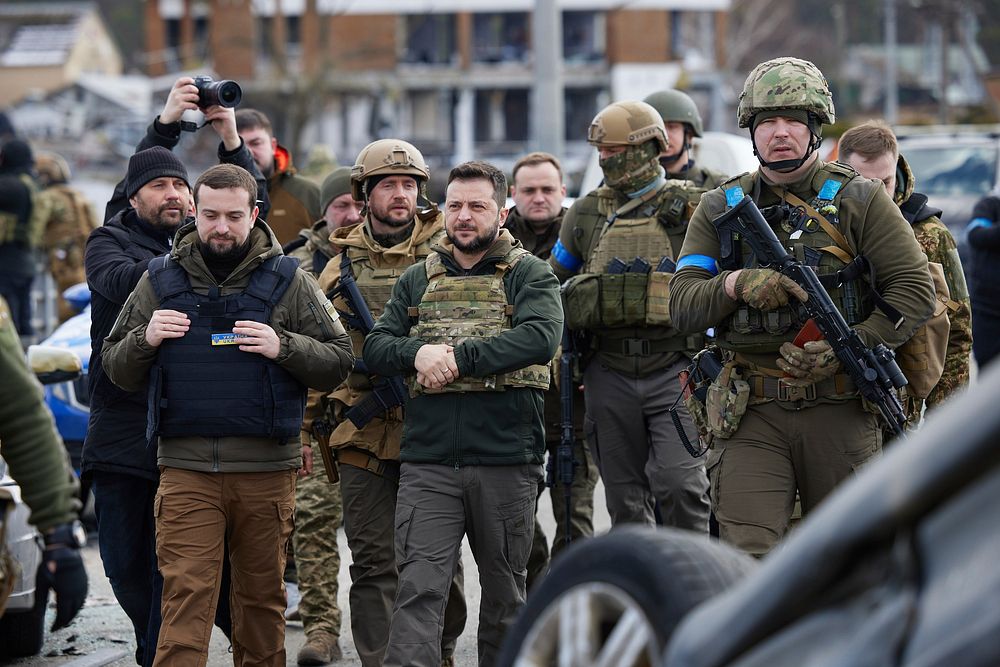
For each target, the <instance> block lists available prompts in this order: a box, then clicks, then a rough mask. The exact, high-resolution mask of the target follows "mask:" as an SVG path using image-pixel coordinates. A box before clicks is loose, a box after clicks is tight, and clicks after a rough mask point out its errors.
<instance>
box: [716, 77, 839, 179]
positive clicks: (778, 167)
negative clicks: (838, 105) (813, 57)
mask: <svg viewBox="0 0 1000 667" xmlns="http://www.w3.org/2000/svg"><path fill="white" fill-rule="evenodd" d="M776 115H782V116H788V117H790V118H794V119H795V120H798V121H799V122H802V123H804V124H806V125H807V126H808V127H809V133H810V134H811V135H812V138H811V139H810V141H809V147H808V148H807V149H806V153H805V155H803V156H802V157H801V158H795V159H790V160H777V161H775V162H767V161H765V160H764V158H763V157H761V154H760V151H758V150H757V141H756V140H755V139H754V128H755V127H756V125H757V123H758V121H759V120H760V119H761V118H766V117H768V116H776ZM835 117H836V116H835V114H834V111H833V96H832V95H831V94H830V86H829V85H828V84H827V82H826V77H824V76H823V73H822V72H820V71H819V69H818V68H817V67H816V66H815V65H813V64H812V63H811V62H809V61H808V60H799V59H798V58H787V57H786V58H774V59H773V60H768V61H766V62H763V63H761V64H759V65H757V66H756V67H754V68H753V71H751V72H750V75H749V76H747V80H746V83H744V84H743V92H741V93H740V103H739V106H738V108H737V110H736V120H737V123H738V124H739V126H740V127H745V128H749V129H750V139H751V140H752V141H753V152H754V155H756V156H757V160H758V161H759V162H760V163H761V165H762V166H764V167H767V168H768V169H772V170H774V171H777V172H782V173H788V172H792V171H795V170H796V169H798V168H799V167H801V166H802V165H803V164H805V162H806V160H808V159H809V157H810V156H811V155H812V154H813V153H814V152H815V151H816V149H817V148H819V146H820V144H821V143H823V136H822V126H823V125H829V124H832V123H833V121H834V120H835Z"/></svg>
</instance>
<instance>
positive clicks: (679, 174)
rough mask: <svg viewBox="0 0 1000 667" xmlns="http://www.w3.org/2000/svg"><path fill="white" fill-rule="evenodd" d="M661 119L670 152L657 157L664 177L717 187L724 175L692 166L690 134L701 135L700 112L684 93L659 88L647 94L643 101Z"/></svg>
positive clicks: (705, 168) (691, 135)
mask: <svg viewBox="0 0 1000 667" xmlns="http://www.w3.org/2000/svg"><path fill="white" fill-rule="evenodd" d="M643 102H645V103H646V104H649V105H650V106H652V107H653V108H654V109H656V111H657V112H659V114H660V117H661V118H663V125H664V127H665V128H666V130H667V142H668V143H669V144H670V152H668V153H665V154H663V155H661V156H660V164H661V165H663V168H664V169H666V170H667V177H668V178H678V179H682V180H686V181H692V182H693V183H695V184H696V185H698V186H701V187H703V188H717V187H719V185H721V184H722V182H723V181H725V180H726V178H727V177H726V175H725V174H720V173H719V172H717V171H712V170H711V169H708V168H707V167H702V166H698V165H695V163H694V156H693V155H691V142H692V138H693V137H701V135H702V133H703V132H704V130H703V129H702V123H701V114H700V113H698V107H697V106H696V105H695V103H694V100H692V99H691V98H690V97H688V95H687V94H686V93H683V92H681V91H679V90H673V89H670V90H661V91H659V92H656V93H652V94H651V95H647V96H646V99H644V100H643Z"/></svg>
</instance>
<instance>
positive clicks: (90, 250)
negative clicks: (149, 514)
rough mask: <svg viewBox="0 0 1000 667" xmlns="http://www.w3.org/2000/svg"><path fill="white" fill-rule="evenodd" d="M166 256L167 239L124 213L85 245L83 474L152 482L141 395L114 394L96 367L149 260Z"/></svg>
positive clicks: (153, 472) (118, 391)
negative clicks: (86, 342)
mask: <svg viewBox="0 0 1000 667" xmlns="http://www.w3.org/2000/svg"><path fill="white" fill-rule="evenodd" d="M169 251H170V236H169V235H167V234H165V233H162V232H158V231H157V230H154V229H153V228H151V227H150V226H148V225H146V224H143V223H141V222H140V221H139V217H138V216H137V215H136V213H135V210H133V209H132V208H126V209H125V210H123V211H120V212H119V213H118V214H117V215H115V216H114V217H113V218H111V219H110V220H108V221H107V222H106V223H104V226H103V227H99V228H97V229H95V230H94V231H93V232H92V233H91V234H90V238H89V239H87V250H86V254H85V256H84V263H85V265H86V267H87V285H88V286H89V287H90V349H91V352H90V367H89V368H88V371H87V372H88V375H89V377H90V423H89V425H88V427H87V439H86V441H85V442H84V446H83V466H82V468H83V474H84V475H87V474H88V473H90V472H91V471H93V470H104V471H108V472H124V473H128V474H132V475H139V476H141V477H148V478H149V479H153V480H155V479H157V476H158V475H157V470H156V449H155V448H153V447H150V448H148V449H147V447H146V392H145V390H142V391H138V392H134V393H131V392H127V391H124V390H122V389H119V388H118V387H117V386H116V385H115V384H114V383H113V382H111V380H110V379H109V378H108V376H107V374H105V372H104V369H103V367H102V365H101V344H102V343H103V341H104V338H105V337H106V336H107V335H108V334H109V333H111V328H112V326H113V325H114V323H115V320H116V319H117V318H118V313H119V311H120V310H121V307H122V304H124V303H125V300H126V299H128V296H129V294H131V293H132V290H133V289H134V288H135V286H136V284H137V283H138V282H139V278H141V277H142V275H143V274H144V273H145V272H146V267H147V266H148V265H149V260H151V259H153V258H154V257H157V256H159V255H164V254H166V253H167V252H169Z"/></svg>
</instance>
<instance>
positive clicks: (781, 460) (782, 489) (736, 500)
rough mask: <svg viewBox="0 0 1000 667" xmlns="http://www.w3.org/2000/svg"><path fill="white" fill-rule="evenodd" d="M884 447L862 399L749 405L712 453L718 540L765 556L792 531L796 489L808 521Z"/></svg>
mask: <svg viewBox="0 0 1000 667" xmlns="http://www.w3.org/2000/svg"><path fill="white" fill-rule="evenodd" d="M881 448H882V430H881V428H880V427H879V422H878V419H877V418H876V417H875V415H873V414H872V413H870V412H867V411H866V410H865V409H864V407H863V406H862V404H861V401H860V400H851V401H845V402H842V403H820V404H816V405H813V406H811V407H808V408H804V409H799V410H796V409H794V408H792V407H782V406H781V405H779V404H778V402H777V401H772V402H770V403H763V404H760V405H754V406H750V408H748V409H747V412H746V414H745V415H743V419H742V421H741V422H740V425H739V429H738V430H737V431H736V433H735V434H734V435H733V437H731V438H729V439H728V440H716V441H715V444H714V445H713V449H712V450H711V451H710V452H709V454H708V458H709V461H708V468H709V476H710V478H711V482H712V504H713V509H714V511H715V516H716V519H718V522H719V537H721V538H722V539H723V540H724V541H726V542H729V543H730V544H732V545H734V546H736V547H738V548H740V549H743V550H744V551H746V552H747V553H749V554H751V555H753V556H763V555H764V554H766V553H768V552H769V551H770V550H771V549H773V548H774V546H775V545H776V544H777V543H778V542H779V541H780V540H781V539H782V537H784V535H785V533H786V532H787V531H788V526H789V520H790V518H791V516H792V508H793V507H794V505H795V493H796V491H798V494H799V498H800V499H801V503H802V515H803V516H805V515H807V514H809V512H811V511H812V510H813V509H815V508H816V506H817V505H818V504H819V503H820V501H821V500H823V498H825V497H826V496H827V494H829V493H830V492H831V491H833V489H834V488H835V487H836V486H837V485H838V484H840V483H841V482H843V481H844V480H845V479H846V478H848V477H850V476H851V475H852V474H854V473H855V472H856V471H857V470H858V469H859V468H860V467H861V466H863V465H864V464H865V463H866V462H867V461H869V460H871V459H872V458H874V457H875V456H877V455H878V453H879V452H880V451H881Z"/></svg>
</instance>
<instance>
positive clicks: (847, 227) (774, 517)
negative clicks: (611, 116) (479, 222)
mask: <svg viewBox="0 0 1000 667" xmlns="http://www.w3.org/2000/svg"><path fill="white" fill-rule="evenodd" d="M738 113H739V125H740V126H741V127H745V128H749V130H750V134H751V137H752V139H753V143H754V147H755V151H756V153H757V156H758V159H759V161H760V165H761V166H760V169H759V170H757V171H755V172H751V173H746V174H743V175H741V176H738V177H735V178H732V179H730V180H728V181H727V182H726V183H724V184H723V185H722V187H720V188H717V189H715V190H711V191H709V192H707V193H706V194H705V196H704V197H703V198H702V199H701V202H700V204H699V205H698V209H697V210H696V211H695V213H694V216H693V217H692V218H691V223H690V225H689V227H688V233H687V237H686V238H685V240H684V246H683V248H682V249H681V253H680V255H681V256H680V260H679V261H678V263H677V272H676V273H675V274H674V277H673V279H672V280H671V282H670V297H669V310H670V313H671V316H672V318H673V322H674V325H675V326H677V327H678V328H679V329H680V330H681V331H687V332H698V331H704V330H705V329H707V328H709V327H714V328H715V335H716V343H717V345H718V347H719V348H721V363H723V371H722V372H721V373H720V374H719V376H718V377H717V379H716V380H715V381H714V383H713V385H712V387H711V388H710V389H709V391H708V394H707V396H708V398H707V399H706V400H705V402H704V403H701V402H699V401H694V402H693V403H692V414H695V415H697V416H698V420H699V431H700V432H701V433H702V434H703V437H704V439H705V441H707V442H709V443H710V444H711V447H712V449H711V450H710V451H709V454H708V462H707V464H708V470H709V476H710V479H711V481H712V503H713V509H714V511H715V516H716V518H717V520H718V522H719V527H720V535H721V537H722V539H724V540H726V541H728V542H730V543H732V544H734V545H736V546H738V547H740V548H741V549H744V550H745V551H747V552H749V553H751V554H754V555H758V556H759V555H763V554H765V553H767V552H768V551H770V550H771V549H772V548H773V547H774V545H775V544H777V543H778V541H779V540H780V539H781V538H782V537H783V536H784V534H785V532H786V531H787V530H788V526H789V519H790V516H791V514H792V508H793V505H794V503H795V497H796V492H797V493H798V495H799V497H800V498H801V502H802V512H803V514H807V513H808V512H810V511H812V510H813V509H814V508H815V507H816V505H817V504H818V503H819V502H820V501H821V500H822V499H823V498H824V497H825V496H826V495H827V494H828V493H829V492H830V491H832V490H833V488H834V487H835V486H836V485H837V484H839V483H840V482H841V481H843V480H844V479H845V478H846V477H847V476H849V475H850V474H852V473H853V472H854V471H855V470H856V469H857V468H859V467H860V466H861V465H863V464H864V463H865V462H866V461H868V460H869V459H871V458H872V457H874V456H876V455H877V454H878V452H879V451H880V449H881V444H882V435H881V434H882V430H881V424H880V421H879V417H878V416H877V415H875V414H873V413H872V411H871V410H870V408H868V407H867V406H866V405H865V404H864V403H863V401H862V400H861V397H860V395H859V394H858V391H857V389H856V387H855V386H854V384H853V382H852V381H851V379H850V377H849V376H848V375H846V374H845V372H844V371H843V370H842V369H841V368H840V362H839V361H838V360H837V358H836V356H835V355H834V354H833V352H832V350H831V349H830V345H829V343H827V342H826V341H823V340H819V341H815V340H812V341H810V342H803V343H802V346H801V347H800V346H799V345H796V344H794V343H793V340H794V339H795V338H796V335H797V334H798V332H799V331H800V329H802V327H803V325H804V323H805V322H804V318H803V316H802V312H801V311H800V310H799V309H798V308H796V305H795V304H796V303H797V302H798V301H800V300H804V299H805V298H806V294H805V293H804V291H803V290H802V288H801V287H799V286H798V285H797V284H796V283H794V282H792V281H790V280H789V279H787V278H786V277H784V276H781V275H780V274H778V273H776V272H775V271H772V270H771V269H768V268H759V267H758V266H757V264H756V261H755V259H754V256H753V253H752V250H751V249H750V247H749V246H748V245H747V244H746V243H745V241H742V240H741V239H739V238H736V237H735V236H733V237H729V236H727V235H725V234H724V236H723V238H721V239H720V232H718V231H717V229H716V228H715V226H713V224H712V221H713V220H714V219H716V218H717V217H718V216H720V215H722V214H723V213H725V212H726V210H727V209H728V208H730V207H732V206H735V205H736V204H737V203H738V202H740V201H741V200H742V199H743V197H744V194H745V193H746V194H749V196H750V197H752V198H753V200H754V201H755V202H756V203H757V205H758V206H759V207H760V208H761V211H762V212H763V213H764V216H765V218H766V219H767V220H768V222H769V223H770V225H771V227H772V228H773V229H774V232H775V234H776V235H777V237H778V238H779V239H780V240H781V242H782V243H783V244H784V245H785V246H786V247H787V248H789V250H790V252H792V253H794V254H795V256H797V257H800V258H801V259H802V260H803V261H805V262H806V263H808V264H810V265H812V266H814V267H815V269H816V272H817V273H818V274H819V275H820V278H821V280H822V281H823V283H824V285H825V286H826V288H827V291H828V292H829V293H830V296H831V298H832V299H833V301H834V303H835V304H837V307H838V308H839V310H840V312H841V313H842V314H843V316H844V318H845V319H846V320H847V322H848V323H849V324H850V325H851V326H853V327H854V328H855V329H856V330H857V332H858V334H859V335H860V337H861V339H862V340H863V341H865V342H866V343H867V344H868V345H874V344H876V343H884V344H885V345H886V346H887V347H889V348H895V347H897V346H899V345H900V344H901V343H903V342H904V341H905V340H906V339H907V338H909V337H910V335H911V334H912V333H913V331H914V330H915V329H916V328H917V327H918V326H920V325H921V324H922V323H923V322H924V321H925V320H926V319H927V318H928V316H929V315H930V314H931V312H932V310H933V304H934V289H933V285H932V283H931V279H930V275H929V273H928V271H927V260H926V258H925V257H924V255H923V253H922V252H921V250H920V246H919V244H917V242H916V239H914V237H913V233H912V231H911V230H910V227H909V224H908V223H907V222H906V220H905V219H903V216H902V215H901V213H900V211H899V208H898V207H897V206H896V205H895V204H894V203H893V201H892V199H891V198H890V197H889V196H888V195H887V194H886V192H885V190H884V189H883V188H882V187H881V186H880V185H879V184H877V183H873V182H872V181H869V180H867V179H864V178H860V177H859V176H858V174H857V172H856V171H854V169H852V168H851V167H848V166H844V165H840V164H837V163H825V162H823V161H822V160H820V159H819V155H818V154H817V153H816V149H817V148H818V146H819V144H820V141H821V128H822V126H823V125H825V124H829V123H832V122H833V120H834V108H833V99H832V96H831V94H830V89H829V87H828V86H827V83H826V79H825V78H824V77H823V74H822V73H821V72H820V71H819V70H818V69H817V68H816V66H815V65H813V64H812V63H810V62H807V61H804V60H799V59H796V58H777V59H775V60H769V61H767V62H765V63H762V64H761V65H758V66H757V67H756V68H755V69H754V70H753V71H752V72H751V73H750V75H749V76H748V77H747V80H746V84H745V85H744V89H743V92H742V94H741V95H740V102H739V110H738ZM857 257H863V258H864V259H858V260H856V259H855V258H857ZM869 281H870V282H869ZM875 303H879V304H880V305H879V307H878V308H876V307H875Z"/></svg>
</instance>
